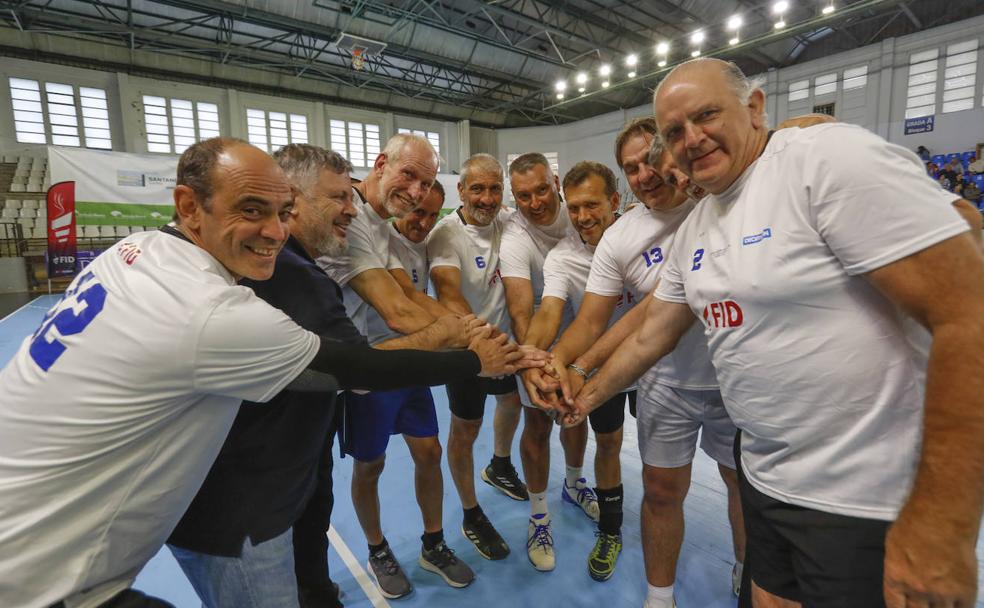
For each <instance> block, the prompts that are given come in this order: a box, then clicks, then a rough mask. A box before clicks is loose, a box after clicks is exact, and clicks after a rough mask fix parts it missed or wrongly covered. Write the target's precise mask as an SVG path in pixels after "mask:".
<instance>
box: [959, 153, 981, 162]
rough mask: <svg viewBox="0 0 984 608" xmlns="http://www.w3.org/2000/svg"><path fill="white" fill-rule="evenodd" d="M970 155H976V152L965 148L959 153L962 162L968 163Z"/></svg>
mask: <svg viewBox="0 0 984 608" xmlns="http://www.w3.org/2000/svg"><path fill="white" fill-rule="evenodd" d="M972 156H977V154H976V153H975V152H974V151H973V150H967V151H966V152H961V153H960V160H962V161H963V162H964V163H969V162H970V157H972Z"/></svg>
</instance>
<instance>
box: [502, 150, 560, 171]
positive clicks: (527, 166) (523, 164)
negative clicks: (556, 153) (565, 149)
mask: <svg viewBox="0 0 984 608" xmlns="http://www.w3.org/2000/svg"><path fill="white" fill-rule="evenodd" d="M537 165H539V166H541V167H546V169H547V175H552V174H553V170H552V169H551V168H550V161H548V160H547V157H546V156H544V155H543V154H540V153H539V152H527V153H526V154H522V155H520V156H519V157H517V158H516V159H515V160H513V161H512V162H511V163H510V164H509V175H513V174H515V173H526V172H527V171H532V170H533V167H536V166H537Z"/></svg>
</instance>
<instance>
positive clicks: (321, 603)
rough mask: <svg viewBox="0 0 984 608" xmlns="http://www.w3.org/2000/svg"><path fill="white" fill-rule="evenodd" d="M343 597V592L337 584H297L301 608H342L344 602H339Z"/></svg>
mask: <svg viewBox="0 0 984 608" xmlns="http://www.w3.org/2000/svg"><path fill="white" fill-rule="evenodd" d="M341 596H342V591H341V590H340V589H339V588H338V583H335V582H332V583H331V585H303V584H301V583H298V584H297V599H298V603H299V604H300V608H342V602H341V601H339V598H340V597H341Z"/></svg>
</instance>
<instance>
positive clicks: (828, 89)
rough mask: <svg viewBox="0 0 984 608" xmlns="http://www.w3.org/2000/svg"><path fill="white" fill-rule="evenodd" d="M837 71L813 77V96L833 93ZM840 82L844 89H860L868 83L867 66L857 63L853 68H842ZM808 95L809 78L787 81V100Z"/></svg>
mask: <svg viewBox="0 0 984 608" xmlns="http://www.w3.org/2000/svg"><path fill="white" fill-rule="evenodd" d="M837 76H838V74H837V72H834V73H833V74H824V75H823V76H817V77H816V78H814V79H813V96H814V97H816V96H818V95H825V94H827V93H835V92H836V91H837V84H838V80H837ZM840 83H841V84H842V86H843V87H844V90H845V91H850V90H851V89H861V88H864V87H865V86H867V84H868V66H866V65H859V66H857V67H854V68H849V69H846V70H844V75H843V78H842V79H841V80H840ZM809 96H810V79H809V78H807V79H806V80H797V81H796V82H791V83H789V101H798V100H800V99H806V98H807V97H809Z"/></svg>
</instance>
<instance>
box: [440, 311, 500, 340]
mask: <svg viewBox="0 0 984 608" xmlns="http://www.w3.org/2000/svg"><path fill="white" fill-rule="evenodd" d="M434 323H435V324H437V326H438V327H439V328H440V330H441V331H442V332H443V335H444V336H445V340H444V342H445V345H446V346H447V348H466V347H467V346H468V345H469V344H471V343H472V340H474V339H475V338H487V337H488V336H489V333H490V332H489V331H488V329H487V327H486V323H485V321H483V320H481V319H479V318H478V317H476V316H475V315H472V314H468V315H461V314H455V313H450V314H446V315H441V316H440V317H438V319H437V321H434Z"/></svg>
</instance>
